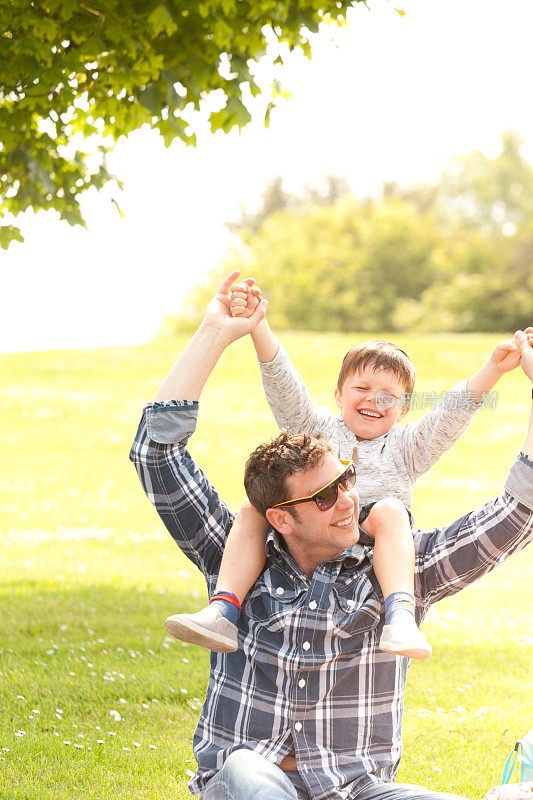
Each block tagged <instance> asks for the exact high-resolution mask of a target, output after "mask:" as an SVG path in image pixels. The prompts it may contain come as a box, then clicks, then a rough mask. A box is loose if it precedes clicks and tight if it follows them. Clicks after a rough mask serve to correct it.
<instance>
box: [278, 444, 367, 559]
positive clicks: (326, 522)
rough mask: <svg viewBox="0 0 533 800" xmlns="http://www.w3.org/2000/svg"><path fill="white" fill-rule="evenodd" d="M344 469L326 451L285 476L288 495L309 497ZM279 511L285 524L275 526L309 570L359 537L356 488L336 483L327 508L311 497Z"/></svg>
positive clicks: (353, 542) (295, 556)
mask: <svg viewBox="0 0 533 800" xmlns="http://www.w3.org/2000/svg"><path fill="white" fill-rule="evenodd" d="M345 469H346V466H345V465H343V464H341V462H340V461H339V460H338V459H337V458H335V456H334V455H333V454H332V453H327V454H326V455H325V456H324V458H323V460H322V461H321V462H320V463H319V464H317V465H316V466H314V467H312V468H311V469H309V470H306V471H299V472H296V473H295V474H294V475H291V476H290V477H289V478H287V479H286V480H287V487H288V489H289V497H290V498H291V499H296V498H299V497H308V496H309V495H312V494H314V493H315V492H317V491H318V490H319V489H322V488H323V487H324V486H327V485H328V484H329V483H331V481H334V480H335V478H337V477H338V476H339V475H340V474H341V473H342V472H343V471H344V470H345ZM275 510H276V511H282V509H275ZM282 514H283V519H284V521H285V523H286V527H284V526H283V525H282V526H281V527H280V526H279V525H276V526H275V527H277V528H278V530H280V532H281V533H282V534H283V535H284V537H285V540H286V542H287V546H288V548H289V551H290V552H291V555H292V556H293V558H294V559H295V560H296V561H297V562H298V563H299V564H300V566H302V568H303V569H304V570H305V571H306V572H308V573H309V572H311V574H312V571H313V569H314V567H316V566H317V565H318V564H321V563H322V562H324V561H329V560H330V559H332V558H336V557H337V556H339V555H340V554H341V553H342V551H343V550H346V548H347V547H351V546H352V545H353V544H356V543H357V541H358V539H359V525H358V519H359V497H358V494H357V490H356V489H355V488H353V489H350V490H349V491H346V490H344V489H342V488H340V487H339V490H338V494H337V501H336V502H335V503H334V505H333V506H332V507H331V508H329V509H327V510H326V511H320V510H319V509H318V508H317V505H316V503H315V502H314V501H312V500H311V501H309V502H306V503H301V504H299V505H298V506H294V507H292V508H291V509H290V511H289V509H285V510H283V512H282Z"/></svg>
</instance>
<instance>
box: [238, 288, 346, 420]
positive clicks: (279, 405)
mask: <svg viewBox="0 0 533 800" xmlns="http://www.w3.org/2000/svg"><path fill="white" fill-rule="evenodd" d="M254 284H255V281H254V279H253V278H248V279H247V280H245V281H243V282H242V283H241V284H238V285H237V286H233V287H232V295H231V302H230V308H231V311H232V313H233V314H236V315H242V316H245V315H247V314H250V313H251V310H252V309H253V308H254V307H255V304H256V303H257V301H258V296H260V291H259V289H257V287H255V286H254ZM254 293H256V294H255V295H254ZM257 293H259V294H257ZM252 339H253V342H254V346H255V351H256V354H257V358H258V360H259V367H260V369H261V380H262V382H263V389H264V391H265V396H266V399H267V402H268V405H269V406H270V410H271V411H272V413H273V415H274V418H275V420H276V422H277V424H278V427H279V428H287V429H288V430H289V431H291V433H317V432H318V431H322V432H323V433H325V434H326V436H327V435H328V427H329V426H330V425H331V424H332V423H333V420H334V415H333V413H332V412H331V411H330V409H329V408H325V407H324V408H322V407H321V406H316V405H315V404H314V403H313V401H312V400H311V397H310V395H309V392H308V390H307V387H306V385H305V383H304V382H303V380H302V378H301V376H300V374H299V373H298V371H297V370H296V368H295V367H294V365H293V363H292V362H291V360H290V358H289V356H288V355H287V352H286V351H285V349H284V348H283V347H282V345H281V343H280V341H279V339H278V338H277V337H276V336H274V334H273V333H272V330H271V328H270V325H269V324H268V322H267V320H266V318H265V319H262V320H261V321H260V322H259V323H258V324H257V326H256V327H255V328H254V330H253V331H252Z"/></svg>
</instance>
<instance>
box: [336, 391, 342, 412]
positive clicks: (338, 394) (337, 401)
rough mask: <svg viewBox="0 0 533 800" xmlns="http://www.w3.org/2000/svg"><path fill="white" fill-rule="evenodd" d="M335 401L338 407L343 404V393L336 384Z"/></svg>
mask: <svg viewBox="0 0 533 800" xmlns="http://www.w3.org/2000/svg"><path fill="white" fill-rule="evenodd" d="M335 402H336V403H337V408H340V407H341V405H342V400H341V393H340V391H339V387H338V386H335Z"/></svg>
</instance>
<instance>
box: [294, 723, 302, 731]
mask: <svg viewBox="0 0 533 800" xmlns="http://www.w3.org/2000/svg"><path fill="white" fill-rule="evenodd" d="M294 730H295V731H301V730H302V723H301V722H297V723H296V725H295V726H294Z"/></svg>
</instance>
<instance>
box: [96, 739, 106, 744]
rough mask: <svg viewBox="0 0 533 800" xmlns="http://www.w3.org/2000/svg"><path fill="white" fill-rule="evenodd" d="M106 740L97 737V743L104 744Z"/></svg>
mask: <svg viewBox="0 0 533 800" xmlns="http://www.w3.org/2000/svg"><path fill="white" fill-rule="evenodd" d="M104 741H105V740H104V739H97V740H96V742H97V744H104Z"/></svg>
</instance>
